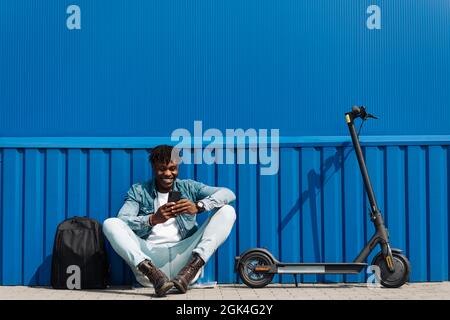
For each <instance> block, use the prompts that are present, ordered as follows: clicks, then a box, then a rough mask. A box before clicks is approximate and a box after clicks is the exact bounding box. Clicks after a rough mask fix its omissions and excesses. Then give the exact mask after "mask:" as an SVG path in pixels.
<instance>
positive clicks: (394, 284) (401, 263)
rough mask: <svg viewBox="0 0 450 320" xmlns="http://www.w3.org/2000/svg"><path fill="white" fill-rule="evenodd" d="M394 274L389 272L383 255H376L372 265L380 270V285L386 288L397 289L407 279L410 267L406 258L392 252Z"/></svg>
mask: <svg viewBox="0 0 450 320" xmlns="http://www.w3.org/2000/svg"><path fill="white" fill-rule="evenodd" d="M392 257H393V258H394V261H393V262H394V272H391V271H389V268H388V266H387V263H386V260H385V259H384V256H383V254H382V253H381V252H380V253H378V254H377V255H376V256H375V257H374V258H373V260H372V265H376V266H378V267H379V268H380V278H381V279H379V280H380V283H381V284H382V285H383V286H384V287H386V288H399V287H401V286H402V285H404V284H405V283H406V282H407V281H408V279H409V273H410V271H411V266H410V263H409V260H408V258H406V257H405V256H404V255H402V254H400V253H396V252H393V253H392Z"/></svg>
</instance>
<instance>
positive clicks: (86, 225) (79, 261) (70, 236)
mask: <svg viewBox="0 0 450 320" xmlns="http://www.w3.org/2000/svg"><path fill="white" fill-rule="evenodd" d="M108 282H109V263H108V257H107V255H106V250H105V241H104V238H103V232H102V228H101V225H100V223H99V222H98V221H96V220H94V219H90V218H84V217H73V218H70V219H67V220H64V221H63V222H61V223H60V224H59V225H58V229H57V231H56V235H55V242H54V244H53V258H52V275H51V284H52V287H53V288H55V289H104V288H106V287H107V285H108Z"/></svg>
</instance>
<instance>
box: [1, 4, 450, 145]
mask: <svg viewBox="0 0 450 320" xmlns="http://www.w3.org/2000/svg"><path fill="white" fill-rule="evenodd" d="M69 4H76V5H78V6H79V7H80V10H81V30H68V29H67V27H66V19H67V18H68V17H69V15H68V14H67V13H66V9H67V7H68V6H69ZM371 5H378V6H379V7H380V10H381V29H380V30H369V29H368V28H367V27H366V21H367V19H368V18H369V17H370V14H368V13H367V9H368V7H369V6H371ZM449 38H450V4H449V1H446V0H427V1H412V0H395V1H383V0H332V1H330V0H282V1H280V0H189V1H183V0H133V1H129V0H96V1H92V0H73V1H61V0H46V1H37V0H1V1H0V111H1V116H0V136H8V137H19V136H20V137H29V136H34V137H36V136H86V137H93V136H99V137H101V136H128V137H133V136H143V137H147V136H168V135H170V132H172V130H174V129H176V128H188V129H190V128H192V123H193V121H194V120H202V121H203V122H204V124H205V127H208V128H219V129H221V130H224V129H226V128H280V130H281V131H280V132H281V134H282V135H284V136H319V135H327V136H340V135H346V134H347V127H346V126H345V123H342V122H339V121H336V119H338V118H339V117H340V116H341V115H342V112H343V109H347V108H348V106H351V105H353V104H364V105H367V106H369V107H370V108H371V109H372V111H374V113H376V114H378V115H380V116H381V117H382V119H383V122H380V123H378V124H377V125H376V126H375V125H374V126H372V125H368V126H367V127H366V128H365V129H366V130H365V134H372V135H386V134H390V135H404V134H408V135H416V134H425V135H428V134H434V135H448V134H450V126H449V123H450V113H449V112H447V110H448V102H449V101H450V90H449V89H448V88H449V75H450V59H449V56H450V41H449V40H448V39H449ZM324 112H325V113H326V115H327V116H324ZM169 114H170V121H154V120H156V119H167V116H168V115H169ZM237 114H238V115H239V116H236V115H237ZM291 115H292V116H291ZM436 115H439V116H436Z"/></svg>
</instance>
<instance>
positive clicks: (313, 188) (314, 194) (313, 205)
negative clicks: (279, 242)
mask: <svg viewBox="0 0 450 320" xmlns="http://www.w3.org/2000/svg"><path fill="white" fill-rule="evenodd" d="M352 152H353V150H352V149H350V150H348V151H347V152H346V154H344V156H342V155H341V152H336V153H335V154H334V155H333V156H331V157H329V158H327V159H326V160H325V161H324V162H323V164H322V165H321V166H320V169H319V172H316V170H314V169H313V170H310V171H309V172H308V174H307V181H308V185H307V186H306V190H305V191H304V192H302V194H301V196H300V197H299V199H298V200H297V202H296V203H295V205H294V206H293V207H292V208H291V210H289V212H288V214H287V215H286V217H284V218H283V220H282V221H281V223H280V225H279V227H278V234H281V232H282V230H283V229H284V228H285V227H286V226H287V225H288V224H289V222H290V221H291V220H292V218H293V217H294V216H295V215H296V214H297V212H298V213H300V210H301V208H302V206H303V204H304V203H306V202H307V201H309V205H310V213H309V214H310V215H311V221H312V225H313V230H312V233H313V245H314V255H315V259H316V261H322V257H321V248H320V247H319V244H320V230H319V229H320V224H319V219H320V212H318V209H317V198H318V197H320V195H319V193H320V191H321V189H323V188H322V187H323V185H325V184H326V183H327V181H329V180H330V179H331V177H332V176H333V175H334V174H335V173H336V172H339V171H340V170H341V169H342V166H343V165H344V162H345V160H346V159H347V158H348V156H349V155H350V154H351V153H352ZM330 169H332V170H333V171H332V173H331V174H330V175H329V176H328V178H327V180H325V181H322V177H323V176H325V173H326V172H328V171H329V170H330Z"/></svg>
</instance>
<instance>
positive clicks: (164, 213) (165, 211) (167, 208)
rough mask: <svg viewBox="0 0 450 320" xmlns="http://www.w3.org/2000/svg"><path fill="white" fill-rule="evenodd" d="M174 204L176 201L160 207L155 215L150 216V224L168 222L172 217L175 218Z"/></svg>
mask: <svg viewBox="0 0 450 320" xmlns="http://www.w3.org/2000/svg"><path fill="white" fill-rule="evenodd" d="M174 205H175V202H168V203H166V204H164V205H162V206H161V207H159V209H158V211H156V213H155V214H154V215H151V216H150V224H151V225H157V224H160V223H164V222H166V221H167V220H169V219H170V218H174V217H175V213H174V212H172V208H173V206H174Z"/></svg>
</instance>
